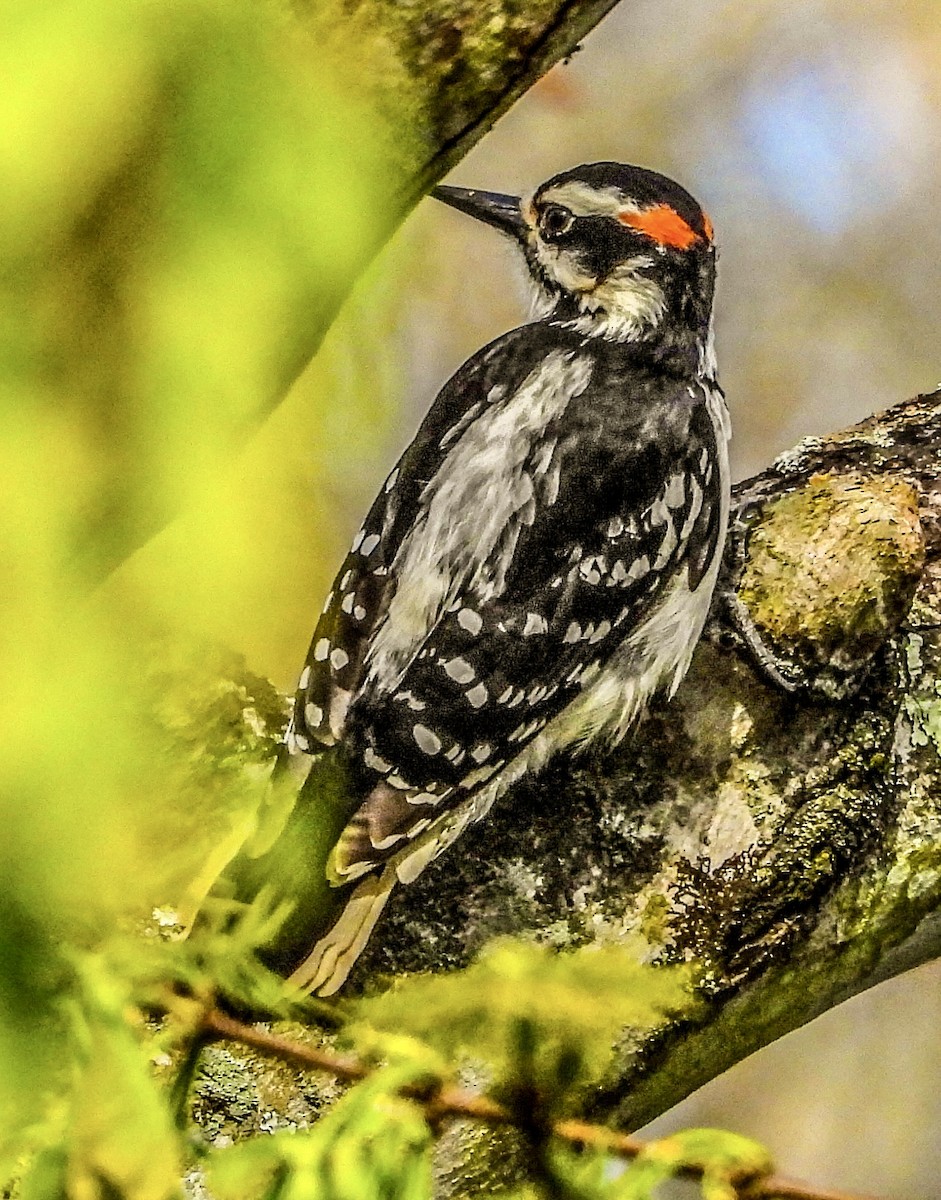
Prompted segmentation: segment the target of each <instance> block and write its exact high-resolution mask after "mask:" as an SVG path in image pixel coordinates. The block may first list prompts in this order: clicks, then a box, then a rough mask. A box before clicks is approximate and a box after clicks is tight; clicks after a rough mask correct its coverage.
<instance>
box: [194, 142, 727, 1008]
mask: <svg viewBox="0 0 941 1200" xmlns="http://www.w3.org/2000/svg"><path fill="white" fill-rule="evenodd" d="M433 195H434V196H435V197H436V198H437V199H438V200H440V201H443V202H444V203H445V204H447V205H449V206H451V207H453V208H455V209H457V210H459V211H461V212H462V213H464V214H467V215H469V216H470V217H473V218H476V219H477V220H479V221H482V222H484V223H486V224H487V225H490V226H492V227H495V228H496V229H497V230H498V231H500V232H501V233H502V234H504V235H505V236H507V237H508V238H509V239H510V240H511V241H512V242H513V243H514V244H515V246H516V248H517V249H518V250H519V251H521V252H522V256H523V260H524V263H525V267H526V274H527V277H528V279H529V281H530V283H531V285H532V291H533V309H532V313H531V316H530V319H529V320H528V321H527V322H526V323H524V324H522V325H520V326H519V327H518V328H516V329H513V330H511V331H510V332H508V333H505V334H503V335H502V336H501V337H498V338H497V339H496V340H495V341H492V342H491V343H490V344H489V345H487V346H485V347H484V348H482V349H481V350H479V351H478V352H477V353H476V354H474V355H473V356H472V357H471V358H470V359H468V361H467V362H465V363H464V365H463V366H461V367H460V368H459V370H458V371H457V372H456V373H455V374H454V375H453V376H452V378H451V379H450V380H449V381H448V382H447V383H445V385H444V386H443V387H442V388H441V391H440V392H439V393H438V395H437V398H436V399H435V401H434V403H433V404H432V405H431V407H430V409H429V410H428V412H427V414H426V416H425V417H424V419H423V420H422V422H421V424H420V427H419V429H418V431H417V433H416V435H415V437H414V439H413V441H412V442H411V444H410V445H409V446H408V448H407V449H406V450H405V452H404V453H403V454H402V456H401V458H400V459H399V461H398V463H397V464H396V465H395V466H394V467H393V469H392V470H391V472H390V473H389V475H388V477H387V478H386V480H385V482H384V484H383V485H382V487H381V488H380V489H379V493H378V495H377V497H376V499H375V500H374V502H373V504H372V506H371V508H370V509H369V511H368V513H367V515H366V517H365V519H364V521H363V523H362V526H361V527H360V529H359V531H358V532H357V533H356V535H355V537H354V538H353V541H352V544H351V546H350V549H349V552H348V554H347V555H346V557H345V559H344V560H343V563H342V565H341V566H340V569H339V571H338V572H337V575H336V579H335V581H334V584H333V588H332V589H331V591H330V593H329V595H328V596H327V599H326V603H325V604H324V606H323V610H322V613H321V615H320V618H319V620H318V622H317V625H316V629H315V632H314V635H313V638H312V641H311V644H310V651H309V653H308V655H307V659H306V662H305V664H304V667H303V670H302V672H301V674H300V678H299V681H298V684H297V689H296V695H295V699H294V703H293V709H292V713H291V717H290V721H289V725H288V728H287V732H286V735H285V739H284V743H283V746H282V747H281V751H280V754H279V757H278V760H277V762H276V765H275V768H274V771H273V775H272V782H271V785H270V789H269V793H268V799H267V801H266V802H265V804H264V805H263V807H262V812H261V815H260V817H259V819H258V824H257V827H256V829H255V831H254V833H253V835H252V836H251V837H250V838H249V839H248V840H247V842H246V844H245V846H244V847H243V848H242V850H241V851H240V852H239V854H238V855H237V856H236V858H235V859H234V860H233V862H232V863H230V864H229V867H228V868H227V869H226V870H225V872H224V873H223V877H222V880H221V881H220V885H219V886H218V887H217V889H216V891H215V894H216V895H221V896H226V897H228V900H229V901H230V902H235V904H236V906H238V905H241V904H245V903H249V902H251V901H252V900H254V899H255V898H256V897H257V896H258V895H259V894H260V893H261V892H262V891H264V892H265V894H266V895H267V896H269V898H270V899H271V900H272V902H275V901H276V902H279V903H281V904H282V906H283V908H284V909H285V910H287V911H288V915H287V917H286V919H285V920H284V921H283V923H282V924H281V926H280V928H279V930H278V932H277V933H276V934H275V935H274V936H273V937H272V939H271V941H270V943H269V944H266V945H264V946H262V947H261V948H260V951H259V953H260V957H261V958H262V960H263V961H264V962H265V963H266V964H267V965H268V966H269V967H271V968H272V969H273V970H275V971H277V972H279V973H280V974H282V975H283V976H285V977H286V978H287V979H288V981H289V983H290V984H291V985H292V986H293V987H295V988H298V989H300V990H301V991H304V992H307V993H311V994H315V995H319V996H329V995H332V994H334V993H335V992H337V991H338V990H339V989H340V988H341V987H342V986H343V984H344V982H345V981H346V978H347V976H348V974H349V972H350V970H351V968H352V966H353V964H354V963H355V962H356V959H357V958H358V956H359V955H360V953H361V952H362V950H363V948H364V947H365V945H366V943H367V941H368V939H369V937H370V935H371V934H372V931H373V929H374V927H375V925H376V922H377V921H378V919H379V917H380V914H381V913H382V910H383V907H384V905H385V904H386V901H387V900H388V898H389V896H390V894H391V893H392V891H393V890H394V889H395V888H396V887H399V886H403V885H407V884H409V883H411V882H412V881H413V880H414V879H415V878H416V877H417V876H418V875H419V874H420V873H421V872H422V871H423V870H424V869H425V868H426V867H427V866H428V865H429V864H430V863H431V862H432V861H433V860H435V859H436V858H438V856H439V855H440V854H442V853H443V852H444V851H445V850H446V849H447V848H448V847H449V846H451V845H452V844H453V843H454V842H455V840H456V839H457V838H458V837H459V836H460V835H461V833H462V832H463V831H464V830H465V829H466V828H467V827H468V826H469V825H470V824H472V823H473V822H477V821H480V820H482V819H483V818H484V817H485V816H486V814H487V813H488V811H489V810H490V808H491V806H492V805H493V803H494V802H495V800H496V799H497V798H498V797H499V796H501V795H502V794H503V793H505V792H506V791H507V790H508V788H509V787H510V786H511V785H512V784H513V783H515V782H516V781H517V780H519V779H522V778H523V777H524V776H528V775H531V774H533V773H535V772H537V771H539V770H540V769H541V768H542V767H543V766H544V765H545V764H546V763H547V761H548V760H549V759H550V757H551V756H552V755H554V754H555V753H557V752H558V751H560V750H562V749H563V748H568V749H569V750H570V751H572V750H574V751H578V750H580V749H583V748H584V747H586V746H588V745H591V744H595V745H599V744H600V745H603V746H604V745H607V746H613V745H615V744H616V743H618V742H619V741H620V740H621V739H622V738H623V737H624V736H625V734H626V733H627V732H628V731H629V730H630V729H631V728H632V727H633V726H634V725H635V724H636V723H637V722H638V720H639V719H640V717H641V716H642V714H643V713H644V711H645V709H646V707H647V706H648V704H649V702H650V701H651V699H652V698H653V697H654V696H655V695H657V694H662V695H664V696H666V697H667V698H669V697H671V696H672V695H673V694H674V693H675V691H676V689H677V687H678V686H679V684H680V681H681V680H682V678H683V676H684V674H685V673H686V671H687V669H688V667H689V665H690V661H691V658H692V654H693V651H694V649H695V646H696V643H697V641H698V639H699V637H700V635H701V632H702V629H703V625H704V623H705V620H706V616H707V612H708V610H709V606H710V602H711V599H712V594H713V591H714V589H715V585H716V579H717V574H718V570H719V563H720V558H721V555H722V549H723V545H724V542H725V536H726V528H727V523H728V513H729V501H730V479H729V459H728V440H729V437H730V426H729V416H728V410H727V407H726V403H725V396H724V393H723V391H722V389H721V388H720V386H719V383H718V380H717V374H716V360H715V353H714V348H713V347H714V342H713V296H714V290H715V276H716V248H715V243H714V236H713V229H712V224H711V222H710V220H709V218H708V216H707V215H706V214H705V212H704V211H703V210H702V208H701V207H700V206H699V204H698V203H697V202H696V200H694V199H693V197H692V196H691V195H690V193H689V192H687V191H686V190H685V189H684V188H683V187H681V186H680V185H679V184H678V183H675V182H674V181H673V180H671V179H669V178H667V177H666V176H664V175H661V174H659V173H658V172H656V171H652V170H648V169H646V168H643V167H638V166H631V165H626V164H623V163H616V162H596V163H588V164H584V165H581V166H578V167H575V168H574V169H571V170H567V171H564V172H562V173H560V174H557V175H554V176H553V177H552V178H551V179H549V180H548V181H547V182H545V183H543V184H541V185H540V186H539V187H537V188H536V189H535V191H534V192H532V193H531V194H528V195H525V196H523V197H520V196H515V195H506V194H502V193H495V192H487V191H481V190H477V189H470V188H462V187H453V186H443V185H442V186H438V187H437V188H435V189H434V191H433Z"/></svg>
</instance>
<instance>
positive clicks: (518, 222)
mask: <svg viewBox="0 0 941 1200" xmlns="http://www.w3.org/2000/svg"><path fill="white" fill-rule="evenodd" d="M431 194H432V196H434V198H435V199H436V200H441V201H443V202H444V203H445V204H450V205H451V207H452V208H456V209H459V210H460V211H461V212H463V213H467V215H468V216H470V217H476V218H477V220H478V221H485V222H486V223H487V224H488V225H493V227H494V228H495V229H499V230H500V232H501V233H508V234H509V235H510V237H514V238H516V240H517V241H522V239H523V236H524V234H525V233H526V230H527V228H528V226H527V224H526V222H525V221H524V219H523V213H522V211H521V209H520V198H519V196H504V195H501V193H500V192H480V191H478V190H477V189H476V188H459V187H445V186H444V185H443V184H442V185H440V186H439V187H436V188H434V189H433V191H432V193H431Z"/></svg>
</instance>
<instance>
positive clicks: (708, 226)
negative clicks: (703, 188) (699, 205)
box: [702, 213, 713, 242]
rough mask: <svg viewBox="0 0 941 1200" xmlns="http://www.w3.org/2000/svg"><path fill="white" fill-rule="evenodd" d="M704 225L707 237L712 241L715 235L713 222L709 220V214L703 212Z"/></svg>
mask: <svg viewBox="0 0 941 1200" xmlns="http://www.w3.org/2000/svg"><path fill="white" fill-rule="evenodd" d="M702 227H703V229H704V230H705V231H706V237H707V238H708V239H709V241H710V242H711V241H712V236H713V234H712V222H711V221H710V220H709V218H708V216H707V215H706V214H705V213H703V215H702Z"/></svg>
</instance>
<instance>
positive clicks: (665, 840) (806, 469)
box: [202, 390, 941, 1197]
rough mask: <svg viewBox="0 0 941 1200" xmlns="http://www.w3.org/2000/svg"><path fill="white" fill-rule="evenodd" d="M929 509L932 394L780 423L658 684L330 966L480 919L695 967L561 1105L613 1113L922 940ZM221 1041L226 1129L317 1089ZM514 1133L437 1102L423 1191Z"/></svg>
mask: <svg viewBox="0 0 941 1200" xmlns="http://www.w3.org/2000/svg"><path fill="white" fill-rule="evenodd" d="M939 517H941V390H939V391H938V392H935V393H934V394H932V395H926V396H919V397H917V398H915V399H913V400H910V401H907V402H906V403H903V404H900V405H898V406H897V407H895V408H893V409H890V410H889V411H888V412H886V413H883V414H880V415H878V416H875V417H872V418H870V419H869V420H867V421H864V422H863V423H862V424H860V425H857V426H854V427H852V428H851V429H848V430H846V431H844V432H841V433H838V434H835V435H833V436H831V437H829V438H826V439H819V440H818V439H806V440H805V441H804V442H802V443H801V444H800V445H799V446H797V447H796V448H795V449H794V450H792V451H790V452H788V453H787V454H784V455H782V456H781V457H780V458H779V459H778V460H777V461H776V462H775V463H774V464H773V465H772V466H771V467H770V468H769V469H768V470H767V471H765V472H764V473H763V474H761V475H759V476H757V477H756V478H754V479H751V480H748V481H747V482H745V483H743V484H740V485H739V486H738V488H737V489H736V493H735V499H734V506H733V522H732V529H731V533H730V537H729V541H728V545H727V548H726V560H725V572H724V579H723V580H722V582H721V584H720V591H719V594H717V597H716V600H715V603H714V606H713V613H712V616H711V620H710V623H709V625H708V627H707V631H706V635H705V637H704V639H703V642H702V643H701V645H700V647H699V649H698V651H697V654H696V656H695V659H694V662H693V666H692V669H691V671H690V673H689V675H688V676H687V678H686V680H685V681H684V683H683V685H682V686H681V688H680V690H679V692H678V694H677V696H676V697H675V698H674V700H673V701H672V702H671V703H670V704H669V705H663V706H661V707H660V708H658V709H657V710H655V711H653V712H651V713H650V714H649V716H648V717H647V719H646V720H645V722H644V723H643V724H642V725H641V726H640V727H639V728H638V729H637V730H636V732H635V734H634V736H633V737H632V738H630V739H629V740H628V741H627V743H626V744H624V745H623V746H621V747H620V748H618V749H617V750H616V751H614V752H609V753H607V754H601V753H593V754H591V755H589V756H584V757H581V758H573V757H565V758H559V759H557V760H556V761H554V762H553V763H552V764H550V766H549V768H548V769H547V770H546V771H545V772H544V773H543V774H542V775H541V776H540V777H538V778H536V779H533V780H529V781H524V782H523V783H522V784H520V785H519V786H517V788H516V789H515V790H514V791H512V792H511V793H510V794H509V795H507V796H506V797H505V798H504V799H503V801H502V802H501V803H499V804H498V805H497V806H496V807H495V809H494V811H493V812H492V813H491V814H490V816H489V818H488V819H487V820H486V821H485V822H484V823H482V824H481V825H480V826H478V827H476V828H472V829H470V830H468V831H466V832H465V834H464V835H463V836H462V838H461V841H460V843H459V845H458V846H456V847H454V848H452V850H451V851H450V852H449V853H447V854H445V855H444V856H443V857H442V858H441V859H439V860H438V862H436V863H434V864H433V865H432V866H431V867H429V868H428V870H426V871H425V873H424V874H423V875H422V876H421V877H420V879H419V880H418V881H417V882H416V883H414V884H412V885H411V886H410V887H408V888H404V889H401V890H400V891H399V893H398V894H397V895H396V896H395V898H394V899H393V900H392V902H391V904H390V906H389V909H388V911H387V914H386V916H385V918H384V919H383V921H382V922H381V924H380V926H379V927H378V929H377V930H376V933H375V934H374V936H373V939H372V942H371V943H370V946H369V947H368V949H367V951H366V953H365V955H364V956H363V958H362V959H361V960H360V963H359V964H358V966H357V968H356V971H355V972H354V975H353V976H352V978H351V986H352V988H355V987H356V986H357V985H360V986H361V985H364V984H369V983H370V982H376V981H378V980H379V979H380V977H382V976H389V975H396V974H401V973H407V972H413V971H439V970H444V969H448V968H453V967H458V966H461V965H464V964H466V963H467V962H468V961H469V960H470V959H472V958H473V957H474V956H475V954H476V953H477V952H478V950H479V949H480V948H481V947H482V946H483V945H484V944H485V943H486V942H487V941H488V940H490V939H491V938H493V937H495V936H498V935H501V934H512V935H516V936H521V937H525V938H534V939H539V940H543V941H548V942H550V943H553V944H556V945H559V946H575V945H582V944H586V943H591V942H598V943H606V942H612V941H614V942H624V943H627V944H628V945H630V946H632V947H634V948H636V950H637V952H638V953H639V954H640V955H642V956H643V957H644V958H646V959H648V960H651V961H655V962H664V963H669V962H676V961H687V962H692V963H694V964H695V966H696V969H697V972H698V974H697V978H698V984H697V987H696V992H695V995H694V996H693V997H691V1000H690V1003H689V1006H688V1008H687V1010H686V1011H685V1012H681V1013H679V1014H677V1015H676V1016H675V1017H674V1018H672V1019H671V1020H670V1021H669V1022H668V1023H665V1024H664V1025H663V1026H662V1027H660V1028H659V1029H657V1030H656V1031H655V1032H654V1033H652V1034H651V1035H649V1036H647V1037H645V1038H644V1039H634V1040H632V1039H630V1038H627V1039H625V1040H624V1042H623V1043H622V1044H621V1045H620V1046H619V1048H618V1050H617V1053H616V1056H615V1059H614V1063H613V1065H612V1068H611V1071H610V1074H609V1077H608V1079H607V1081H606V1083H605V1085H604V1086H603V1087H602V1088H600V1089H599V1090H598V1091H597V1092H596V1093H595V1095H594V1096H593V1097H592V1098H591V1101H590V1103H589V1105H588V1106H587V1110H586V1115H587V1116H589V1117H591V1118H592V1119H594V1120H597V1121H601V1122H605V1123H608V1124H612V1125H615V1126H618V1127H620V1128H624V1129H632V1128H636V1127H637V1126H639V1125H642V1124H643V1123H645V1122H646V1121H648V1120H650V1119H651V1118H653V1117H654V1116H656V1115H658V1114H660V1113H662V1112H663V1111H665V1110H666V1109H668V1108H670V1107H671V1106H672V1105H673V1104H675V1103H677V1102H678V1101H679V1100H681V1099H682V1098H683V1097H685V1096H687V1095H688V1094H689V1093H690V1092H692V1091H693V1090H695V1089H696V1088H697V1087H699V1086H700V1085H701V1084H703V1083H705V1082H707V1081H708V1080H709V1079H712V1078H714V1077H715V1076H716V1075H718V1074H719V1073H721V1072H722V1071H724V1070H725V1069H726V1068H728V1067H729V1066H731V1065H732V1064H734V1063H735V1062H738V1061H739V1060H740V1059H742V1058H744V1057H746V1056H747V1055H748V1054H750V1053H752V1052H753V1051H754V1050H756V1049H758V1048H759V1047H761V1046H763V1045H765V1044H766V1043H768V1042H770V1041H772V1040H774V1039H775V1038H777V1037H780V1036H782V1035H783V1034H784V1033H787V1032H788V1031H789V1030H791V1029H794V1028H796V1027H797V1026H799V1025H801V1024H803V1023H804V1022H806V1021H808V1020H811V1019H812V1018H813V1017H815V1016H817V1015H819V1014H820V1013H822V1012H823V1011H825V1010H826V1009H829V1008H831V1007H833V1006H835V1005H836V1004H838V1003H840V1002H841V1001H842V1000H844V999H846V998H848V997H849V996H851V995H853V994H854V993H856V992H859V991H862V990H863V989H865V988H867V987H869V986H871V985H872V984H874V983H876V982H878V981H880V980H881V979H885V978H888V977H890V976H892V975H895V974H898V973H900V972H902V971H905V970H908V969H909V968H911V967H914V966H916V965H918V964H920V963H922V962H924V961H926V960H928V959H930V958H933V957H937V956H938V955H939V954H941V524H939ZM743 630H744V631H747V633H746V634H743ZM756 645H760V646H761V647H762V653H763V654H764V655H765V657H766V661H768V662H770V664H771V673H772V675H773V676H774V680H776V681H772V679H770V678H769V677H768V674H767V672H766V671H765V670H764V669H763V668H762V667H760V666H759V665H758V661H757V659H756V654H755V646H756ZM782 683H785V684H786V685H787V686H786V687H783V686H782ZM219 1053H220V1054H222V1053H223V1052H221V1051H220V1052H219ZM226 1054H227V1055H228V1057H223V1058H221V1059H219V1062H217V1063H216V1062H214V1063H213V1064H210V1067H209V1069H208V1071H207V1074H206V1076H205V1079H204V1081H203V1084H202V1086H203V1089H204V1091H205V1093H206V1097H207V1099H206V1103H207V1104H209V1105H210V1108H211V1110H212V1111H213V1112H214V1113H216V1116H217V1118H218V1119H219V1120H221V1121H222V1124H221V1125H220V1128H221V1129H222V1130H223V1131H224V1132H226V1133H227V1134H230V1135H235V1136H239V1135H241V1134H244V1132H246V1130H250V1129H251V1128H253V1127H254V1126H253V1125H252V1122H255V1124H256V1125H257V1124H258V1122H259V1121H260V1122H262V1124H261V1125H260V1126H259V1127H263V1128H272V1127H275V1126H277V1125H278V1124H280V1123H283V1122H287V1121H301V1122H302V1123H306V1122H307V1121H309V1120H313V1119H315V1118H316V1114H317V1112H318V1111H319V1109H320V1108H321V1107H322V1105H323V1104H324V1103H326V1102H328V1101H329V1099H330V1098H331V1096H332V1095H333V1094H334V1093H335V1090H336V1089H335V1085H334V1084H333V1083H331V1082H329V1081H328V1082H326V1084H322V1083H320V1082H318V1081H315V1080H312V1079H311V1078H310V1077H308V1078H306V1079H301V1078H300V1077H299V1076H298V1075H297V1073H296V1072H295V1071H293V1070H291V1069H289V1068H286V1067H284V1066H283V1065H280V1064H272V1063H271V1062H267V1063H266V1062H263V1061H258V1060H257V1059H256V1058H255V1057H254V1056H253V1054H252V1052H250V1051H246V1050H245V1049H244V1048H242V1047H237V1046H232V1047H230V1050H229V1051H228V1052H226ZM227 1064H228V1065H227ZM233 1064H234V1066H235V1067H237V1069H238V1071H240V1072H241V1074H240V1075H239V1078H240V1079H242V1080H243V1083H240V1084H238V1085H237V1086H236V1088H235V1092H236V1094H237V1095H238V1096H240V1097H241V1096H243V1095H246V1094H248V1093H249V1092H250V1093H251V1096H252V1097H254V1099H253V1100H252V1103H253V1104H254V1108H253V1109H252V1113H253V1114H254V1115H253V1116H251V1119H250V1120H248V1121H247V1123H246V1121H245V1120H243V1119H242V1118H241V1117H238V1116H236V1115H235V1114H234V1112H233V1111H232V1107H231V1105H230V1104H229V1103H228V1101H226V1100H225V1096H226V1095H228V1094H229V1092H230V1091H231V1090H232V1089H231V1081H230V1079H229V1074H230V1073H231V1069H232V1068H233ZM246 1081H247V1082H246ZM243 1085H244V1086H243ZM246 1089H247V1091H246ZM217 1093H218V1096H217ZM220 1097H221V1099H220ZM527 1154H528V1151H527V1150H526V1148H525V1146H524V1145H522V1143H521V1142H520V1141H519V1139H518V1137H517V1136H516V1135H514V1134H513V1132H512V1131H506V1130H504V1131H494V1130H490V1129H487V1128H485V1127H482V1126H465V1125H457V1126H454V1127H452V1128H450V1129H449V1130H448V1131H447V1132H446V1133H445V1136H444V1137H443V1138H442V1139H441V1142H440V1143H439V1146H438V1153H437V1169H438V1180H437V1181H438V1190H439V1194H441V1195H445V1196H451V1197H456V1196H468V1197H470V1196H479V1195H486V1194H491V1193H493V1192H495V1191H499V1190H501V1189H502V1188H505V1187H506V1186H508V1185H510V1184H512V1183H514V1182H518V1181H519V1180H520V1179H521V1178H525V1175H526V1161H527Z"/></svg>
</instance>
